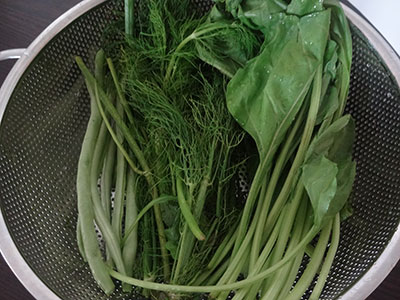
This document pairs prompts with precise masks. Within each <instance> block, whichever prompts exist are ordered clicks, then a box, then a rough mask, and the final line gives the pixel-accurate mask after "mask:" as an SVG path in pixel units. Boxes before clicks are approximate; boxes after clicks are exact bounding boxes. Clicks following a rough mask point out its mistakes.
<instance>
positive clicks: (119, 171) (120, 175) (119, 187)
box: [111, 102, 126, 243]
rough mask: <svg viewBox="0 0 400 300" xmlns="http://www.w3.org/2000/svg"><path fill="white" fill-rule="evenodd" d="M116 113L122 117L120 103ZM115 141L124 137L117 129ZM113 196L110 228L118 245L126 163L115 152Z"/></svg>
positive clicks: (119, 154)
mask: <svg viewBox="0 0 400 300" xmlns="http://www.w3.org/2000/svg"><path fill="white" fill-rule="evenodd" d="M117 110H118V113H119V114H121V115H122V116H124V108H123V107H122V105H121V103H120V102H118V103H117ZM117 139H118V141H120V143H121V144H122V143H123V141H124V136H123V134H122V132H121V131H120V130H118V129H117ZM115 177H116V178H115V196H114V207H113V210H112V223H111V224H112V227H113V229H114V232H115V234H116V235H117V237H118V243H120V241H121V239H122V218H123V213H124V199H125V190H126V161H125V159H124V156H123V155H122V153H121V152H120V151H117V165H116V168H115Z"/></svg>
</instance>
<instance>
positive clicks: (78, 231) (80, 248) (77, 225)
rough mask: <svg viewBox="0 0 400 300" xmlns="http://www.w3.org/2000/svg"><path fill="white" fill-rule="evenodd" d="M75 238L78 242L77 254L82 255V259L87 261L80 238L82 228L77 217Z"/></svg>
mask: <svg viewBox="0 0 400 300" xmlns="http://www.w3.org/2000/svg"><path fill="white" fill-rule="evenodd" d="M76 237H77V238H76V239H77V242H78V250H79V254H80V255H81V256H82V258H83V261H85V262H87V258H86V254H85V248H84V246H83V238H82V228H81V221H80V219H79V217H78V222H77V224H76Z"/></svg>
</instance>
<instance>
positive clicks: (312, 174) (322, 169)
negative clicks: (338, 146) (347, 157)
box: [302, 155, 338, 227]
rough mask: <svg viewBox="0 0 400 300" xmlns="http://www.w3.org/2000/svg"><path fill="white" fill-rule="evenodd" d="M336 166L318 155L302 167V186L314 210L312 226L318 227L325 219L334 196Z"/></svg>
mask: <svg viewBox="0 0 400 300" xmlns="http://www.w3.org/2000/svg"><path fill="white" fill-rule="evenodd" d="M337 174H338V166H337V164H335V163H334V162H332V161H331V160H329V159H327V158H326V157H325V156H324V155H320V156H318V157H316V158H314V159H312V160H310V161H309V162H308V163H306V164H305V165H304V166H303V176H302V180H303V184H304V186H305V188H306V190H307V193H308V195H309V197H310V201H311V205H312V207H313V210H314V224H315V225H316V226H318V227H320V226H321V224H322V222H323V221H324V219H325V218H326V216H327V214H328V211H329V210H330V205H331V203H332V200H333V198H334V197H335V195H336V191H337V188H338V182H337V179H336V176H337Z"/></svg>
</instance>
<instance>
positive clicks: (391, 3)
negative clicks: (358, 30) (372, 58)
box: [349, 0, 400, 55]
mask: <svg viewBox="0 0 400 300" xmlns="http://www.w3.org/2000/svg"><path fill="white" fill-rule="evenodd" d="M349 1H350V2H351V3H352V4H353V5H354V6H355V7H357V8H358V10H360V12H361V13H362V14H363V15H364V16H365V17H366V18H367V19H368V20H369V21H370V22H371V23H372V24H373V25H374V26H375V27H376V28H377V29H378V31H379V32H380V33H381V34H382V35H383V36H384V37H385V38H386V39H387V40H388V41H389V43H390V44H391V45H392V46H393V48H394V49H395V50H396V51H397V53H398V54H399V55H400V15H399V12H400V0H349Z"/></svg>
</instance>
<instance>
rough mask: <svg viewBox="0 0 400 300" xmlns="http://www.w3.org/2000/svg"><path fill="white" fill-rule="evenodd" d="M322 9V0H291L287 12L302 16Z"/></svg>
mask: <svg viewBox="0 0 400 300" xmlns="http://www.w3.org/2000/svg"><path fill="white" fill-rule="evenodd" d="M322 10H324V6H323V0H292V2H290V4H289V5H288V7H287V13H288V14H294V15H298V16H304V15H307V14H311V13H314V12H318V11H322Z"/></svg>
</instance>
